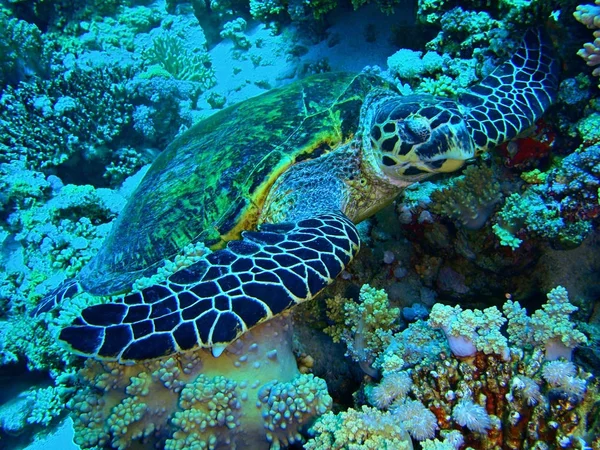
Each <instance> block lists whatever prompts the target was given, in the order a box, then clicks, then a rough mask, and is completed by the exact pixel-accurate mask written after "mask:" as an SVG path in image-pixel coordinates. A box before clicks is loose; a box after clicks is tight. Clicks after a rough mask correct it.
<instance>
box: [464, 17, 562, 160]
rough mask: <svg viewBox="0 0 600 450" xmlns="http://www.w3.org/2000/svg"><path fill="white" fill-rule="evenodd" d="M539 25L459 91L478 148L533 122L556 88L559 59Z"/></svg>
mask: <svg viewBox="0 0 600 450" xmlns="http://www.w3.org/2000/svg"><path fill="white" fill-rule="evenodd" d="M553 55H554V51H553V48H552V46H551V43H550V42H549V38H548V37H547V36H546V33H545V32H544V30H543V29H542V28H538V29H530V30H528V31H527V33H525V37H524V38H523V43H522V44H521V47H520V48H519V49H518V50H517V52H516V53H515V54H514V55H513V57H512V58H511V59H510V60H509V61H506V62H505V63H503V64H501V65H500V66H498V67H497V68H496V69H495V70H494V71H493V72H492V73H491V74H490V75H488V76H487V77H486V78H484V79H483V81H482V82H481V83H479V84H477V85H475V86H473V87H472V88H471V89H470V90H469V91H468V92H467V93H465V94H463V95H461V97H460V98H459V102H460V103H461V104H462V105H463V106H465V107H467V112H466V114H465V116H466V119H467V124H468V126H469V127H470V128H471V129H472V137H473V140H474V141H475V144H476V146H477V147H478V150H479V151H485V150H487V149H489V148H493V147H495V146H497V145H500V144H502V143H503V142H506V141H508V140H510V139H512V138H514V137H515V136H517V135H518V134H519V133H521V132H522V131H524V130H526V129H527V128H529V127H530V126H532V125H533V124H534V123H535V121H536V120H538V119H539V118H540V117H541V115H542V114H543V113H544V111H545V110H546V109H547V108H548V106H550V104H551V103H552V102H553V100H554V98H555V97H556V93H557V91H558V72H559V67H558V62H557V61H556V59H554V57H553Z"/></svg>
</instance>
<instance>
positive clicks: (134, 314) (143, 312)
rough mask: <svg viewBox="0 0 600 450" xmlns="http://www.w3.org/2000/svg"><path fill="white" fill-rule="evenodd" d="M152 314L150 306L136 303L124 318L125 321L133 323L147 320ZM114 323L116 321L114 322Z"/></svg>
mask: <svg viewBox="0 0 600 450" xmlns="http://www.w3.org/2000/svg"><path fill="white" fill-rule="evenodd" d="M148 316H150V306H148V305H134V306H130V307H129V310H128V311H127V315H126V316H125V318H124V319H123V323H132V322H139V321H141V320H145V319H147V318H148ZM113 323H114V322H113Z"/></svg>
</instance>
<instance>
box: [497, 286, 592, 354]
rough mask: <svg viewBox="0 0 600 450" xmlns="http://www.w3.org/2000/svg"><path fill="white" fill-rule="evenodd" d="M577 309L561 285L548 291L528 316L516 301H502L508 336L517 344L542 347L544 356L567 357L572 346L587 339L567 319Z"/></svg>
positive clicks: (570, 352) (571, 350)
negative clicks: (535, 309) (542, 303)
mask: <svg viewBox="0 0 600 450" xmlns="http://www.w3.org/2000/svg"><path fill="white" fill-rule="evenodd" d="M577 309H578V308H577V307H576V306H573V305H572V304H571V303H570V302H569V295H568V292H567V290H566V289H565V288H564V287H562V286H557V287H556V288H554V289H552V290H551V291H550V292H549V293H548V302H547V303H545V304H544V305H543V306H542V309H539V310H537V311H535V312H534V313H533V315H532V316H531V318H530V317H528V316H527V313H526V311H525V310H524V309H523V308H521V305H520V304H519V302H516V301H512V300H509V301H507V302H506V303H505V304H504V314H505V315H506V317H508V333H509V337H510V340H511V342H512V343H514V344H515V345H519V346H523V345H528V344H529V345H535V346H537V347H538V348H544V349H545V352H546V353H545V354H546V359H547V360H550V361H553V360H556V359H558V358H565V359H568V360H570V359H571V354H572V352H573V349H574V348H575V347H577V346H578V345H581V344H585V343H586V342H587V338H586V337H585V335H584V334H583V333H581V332H580V331H578V330H576V329H575V325H574V324H573V323H572V322H571V321H570V320H569V318H570V315H571V314H572V313H573V312H575V311H577Z"/></svg>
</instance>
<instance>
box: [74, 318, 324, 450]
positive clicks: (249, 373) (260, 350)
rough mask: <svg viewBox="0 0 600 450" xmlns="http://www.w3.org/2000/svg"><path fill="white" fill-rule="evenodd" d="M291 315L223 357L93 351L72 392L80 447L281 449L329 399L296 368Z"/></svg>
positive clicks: (249, 336)
mask: <svg viewBox="0 0 600 450" xmlns="http://www.w3.org/2000/svg"><path fill="white" fill-rule="evenodd" d="M287 320H288V319H287V318H283V317H278V318H275V319H273V320H271V321H269V322H267V323H265V324H263V325H261V326H258V327H256V328H254V329H253V330H252V331H251V332H249V333H247V334H246V335H244V337H243V338H242V339H240V340H238V341H236V342H235V343H234V344H232V345H231V346H230V347H229V348H228V350H227V351H226V352H225V353H224V354H222V355H221V356H220V357H219V358H214V357H213V356H212V355H211V354H210V352H208V351H205V350H199V351H194V352H191V353H187V354H178V355H175V356H172V357H169V358H163V359H159V360H154V361H148V362H144V363H138V364H134V365H131V366H123V365H119V364H117V363H102V362H99V361H94V360H87V361H86V363H85V367H84V368H83V369H82V370H81V372H80V389H79V390H78V392H77V394H75V396H74V397H73V398H72V399H71V400H70V401H69V404H68V406H69V408H70V409H71V410H72V411H73V412H74V415H75V430H76V437H75V442H76V443H77V444H79V445H80V446H82V448H93V447H94V446H107V445H110V446H112V447H113V448H118V449H125V448H129V447H132V446H135V443H136V442H138V441H140V442H142V443H144V445H145V446H146V447H148V448H149V446H152V445H158V446H160V447H163V448H165V449H169V450H174V449H188V448H195V449H214V448H230V449H235V448H252V449H257V450H259V449H278V448H280V447H281V446H286V445H289V444H292V443H295V442H301V441H302V436H301V435H300V433H299V431H300V430H301V429H302V427H304V426H306V425H308V424H309V423H310V421H311V420H312V419H313V418H314V417H316V416H319V415H322V414H324V413H325V412H327V411H328V410H329V408H330V407H331V402H332V401H331V397H330V396H329V394H328V393H327V388H326V386H325V382H324V381H323V380H321V379H319V378H316V377H314V376H313V375H312V374H300V372H299V371H298V369H297V365H296V361H295V359H294V355H293V354H292V352H291V329H290V326H289V323H288V321H287Z"/></svg>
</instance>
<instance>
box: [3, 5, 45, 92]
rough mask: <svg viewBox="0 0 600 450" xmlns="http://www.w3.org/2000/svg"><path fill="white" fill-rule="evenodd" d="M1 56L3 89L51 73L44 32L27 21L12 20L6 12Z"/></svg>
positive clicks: (4, 14)
mask: <svg viewBox="0 0 600 450" xmlns="http://www.w3.org/2000/svg"><path fill="white" fill-rule="evenodd" d="M0 54H1V55H2V61H1V62H0V88H2V89H4V88H5V87H6V85H12V86H16V85H17V84H18V83H19V82H20V81H24V80H26V79H28V78H29V77H31V76H33V75H35V74H44V73H45V72H46V71H47V70H48V64H49V61H48V57H47V56H48V55H47V54H46V53H45V52H44V41H43V39H42V34H41V32H40V30H39V29H38V28H37V27H36V26H35V25H33V24H30V23H27V22H25V21H24V20H19V19H15V18H10V17H9V16H8V15H7V14H6V13H5V12H3V11H0Z"/></svg>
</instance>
